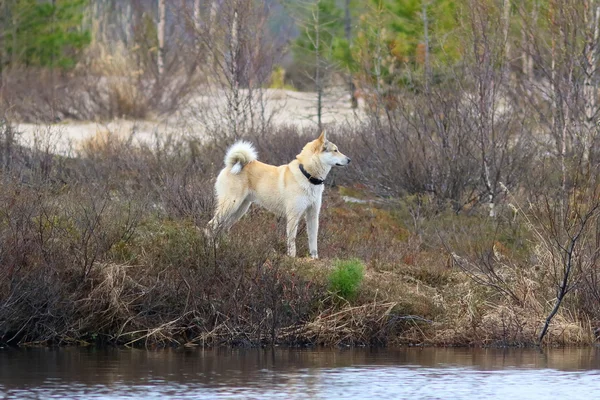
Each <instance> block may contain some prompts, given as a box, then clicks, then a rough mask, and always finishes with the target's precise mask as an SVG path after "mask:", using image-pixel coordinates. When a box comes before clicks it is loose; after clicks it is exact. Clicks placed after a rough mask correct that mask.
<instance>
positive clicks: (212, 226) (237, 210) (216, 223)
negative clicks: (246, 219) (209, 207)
mask: <svg viewBox="0 0 600 400" xmlns="http://www.w3.org/2000/svg"><path fill="white" fill-rule="evenodd" d="M250 204H251V202H250V201H249V200H247V199H245V198H242V200H240V199H239V198H238V199H227V200H223V201H219V204H218V205H217V209H216V211H215V216H214V217H213V219H211V220H210V221H209V222H208V229H209V230H210V231H211V233H212V234H213V235H214V233H216V232H218V231H221V230H223V231H228V230H229V229H230V228H231V226H232V225H233V224H235V223H236V222H237V221H238V220H239V219H240V218H241V217H242V216H243V215H244V214H245V213H246V211H248V208H249V207H250Z"/></svg>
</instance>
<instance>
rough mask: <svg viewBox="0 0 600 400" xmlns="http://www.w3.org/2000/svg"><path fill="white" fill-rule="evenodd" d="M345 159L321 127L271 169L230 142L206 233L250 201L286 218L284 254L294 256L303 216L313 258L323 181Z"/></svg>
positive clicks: (226, 224) (224, 225)
mask: <svg viewBox="0 0 600 400" xmlns="http://www.w3.org/2000/svg"><path fill="white" fill-rule="evenodd" d="M350 161H351V160H350V158H349V157H347V156H345V155H344V154H342V153H341V152H340V151H339V150H338V147H337V146H336V145H335V144H333V143H331V142H330V141H328V140H327V136H326V134H325V131H323V132H322V133H321V135H320V136H319V137H318V138H317V139H315V140H313V141H312V142H309V143H307V144H306V145H305V146H304V148H303V149H302V151H301V152H300V154H298V155H297V156H296V159H295V160H293V161H292V162H290V163H289V164H286V165H281V166H279V167H276V166H274V165H269V164H265V163H262V162H260V161H258V160H257V154H256V150H255V149H254V146H253V145H252V144H251V143H249V142H245V141H239V142H237V143H235V144H234V145H232V146H231V147H230V148H229V149H228V151H227V154H226V155H225V168H223V170H221V172H220V173H219V176H218V177H217V181H216V183H215V192H216V196H217V205H216V209H215V214H214V217H213V218H212V219H211V220H210V222H209V223H208V226H207V229H206V233H207V234H208V235H211V236H212V235H214V233H215V232H217V231H218V230H225V231H228V230H229V229H230V228H231V226H232V225H233V224H235V223H236V222H237V221H238V220H239V219H240V218H241V217H242V216H243V215H244V214H245V213H246V212H247V211H248V208H250V205H251V204H252V203H257V204H258V205H260V206H262V207H264V208H266V209H267V210H269V211H271V212H273V213H275V214H277V215H280V216H284V217H286V219H287V221H286V231H287V254H288V256H290V257H295V256H296V234H297V231H298V225H299V223H300V220H301V218H302V216H304V215H305V216H306V227H307V231H308V248H309V251H310V256H311V257H312V258H318V257H319V254H318V251H317V235H318V231H319V213H320V211H321V198H322V196H323V189H324V188H323V182H324V181H325V178H326V177H327V174H328V173H329V171H331V168H332V167H334V166H345V165H348V164H349V163H350Z"/></svg>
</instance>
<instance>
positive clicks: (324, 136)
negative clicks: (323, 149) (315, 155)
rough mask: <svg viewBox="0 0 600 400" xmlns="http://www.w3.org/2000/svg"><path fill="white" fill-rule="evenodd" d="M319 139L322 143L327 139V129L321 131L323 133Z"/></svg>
mask: <svg viewBox="0 0 600 400" xmlns="http://www.w3.org/2000/svg"><path fill="white" fill-rule="evenodd" d="M317 140H318V141H319V143H321V144H323V143H325V142H326V141H327V134H326V133H325V130H323V132H321V135H320V136H319V138H318V139H317Z"/></svg>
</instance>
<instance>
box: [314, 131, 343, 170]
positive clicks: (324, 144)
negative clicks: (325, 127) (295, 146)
mask: <svg viewBox="0 0 600 400" xmlns="http://www.w3.org/2000/svg"><path fill="white" fill-rule="evenodd" d="M306 149H308V150H309V151H310V152H312V153H313V154H314V155H316V156H317V157H319V160H320V161H321V162H322V163H323V164H325V165H330V166H334V165H335V166H338V167H342V166H345V165H348V164H350V161H351V160H350V157H347V156H345V155H344V154H342V153H341V152H340V151H339V150H338V147H337V146H336V145H335V144H333V143H331V142H330V141H329V140H327V135H326V133H325V131H323V132H322V133H321V135H320V136H319V137H318V138H317V139H315V140H313V141H312V142H310V143H308V144H307V145H306V147H305V150H306Z"/></svg>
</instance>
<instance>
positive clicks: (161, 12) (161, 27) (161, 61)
mask: <svg viewBox="0 0 600 400" xmlns="http://www.w3.org/2000/svg"><path fill="white" fill-rule="evenodd" d="M165 19H166V7H165V0H158V27H157V31H158V57H157V63H158V75H159V76H160V77H162V76H163V74H164V73H165Z"/></svg>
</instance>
